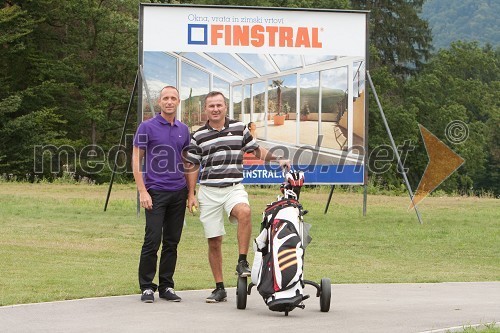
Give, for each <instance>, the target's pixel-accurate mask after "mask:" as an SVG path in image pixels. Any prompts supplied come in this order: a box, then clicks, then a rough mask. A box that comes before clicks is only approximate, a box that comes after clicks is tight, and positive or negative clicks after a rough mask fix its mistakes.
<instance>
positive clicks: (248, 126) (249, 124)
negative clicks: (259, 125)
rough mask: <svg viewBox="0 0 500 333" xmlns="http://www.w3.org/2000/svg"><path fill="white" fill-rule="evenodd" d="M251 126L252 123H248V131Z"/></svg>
mask: <svg viewBox="0 0 500 333" xmlns="http://www.w3.org/2000/svg"><path fill="white" fill-rule="evenodd" d="M252 124H253V121H251V122H249V123H248V125H247V128H248V129H250V126H252Z"/></svg>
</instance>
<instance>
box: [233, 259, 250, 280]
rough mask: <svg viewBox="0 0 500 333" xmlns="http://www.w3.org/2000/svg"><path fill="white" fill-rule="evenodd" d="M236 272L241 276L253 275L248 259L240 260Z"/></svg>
mask: <svg viewBox="0 0 500 333" xmlns="http://www.w3.org/2000/svg"><path fill="white" fill-rule="evenodd" d="M236 274H238V275H239V276H241V277H248V276H250V275H252V271H251V270H250V267H249V266H248V261H246V260H241V261H240V262H238V265H236Z"/></svg>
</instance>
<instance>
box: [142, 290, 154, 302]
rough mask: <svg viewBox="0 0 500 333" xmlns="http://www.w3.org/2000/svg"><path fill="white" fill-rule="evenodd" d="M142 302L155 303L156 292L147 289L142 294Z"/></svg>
mask: <svg viewBox="0 0 500 333" xmlns="http://www.w3.org/2000/svg"><path fill="white" fill-rule="evenodd" d="M141 301H143V302H144V303H153V302H154V301H155V292H154V291H153V289H145V290H144V291H143V292H142V295H141Z"/></svg>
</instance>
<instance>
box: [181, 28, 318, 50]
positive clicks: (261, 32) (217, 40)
mask: <svg viewBox="0 0 500 333" xmlns="http://www.w3.org/2000/svg"><path fill="white" fill-rule="evenodd" d="M209 31H210V36H209ZM320 31H321V29H320V28H317V27H283V26H263V25H253V26H248V25H225V24H213V25H208V24H188V44H194V45H196V44H197V45H214V46H215V45H218V46H251V47H263V46H267V47H296V48H315V49H319V48H322V47H323V43H322V42H321V41H320V38H319V37H320V36H319V33H320Z"/></svg>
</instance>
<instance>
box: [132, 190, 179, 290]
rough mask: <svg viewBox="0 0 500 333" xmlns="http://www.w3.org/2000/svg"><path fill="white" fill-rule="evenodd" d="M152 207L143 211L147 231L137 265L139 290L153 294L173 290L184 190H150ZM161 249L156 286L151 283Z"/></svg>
mask: <svg viewBox="0 0 500 333" xmlns="http://www.w3.org/2000/svg"><path fill="white" fill-rule="evenodd" d="M148 192H149V194H150V195H151V199H152V201H153V208H152V209H151V210H147V209H146V210H145V211H146V229H145V235H144V244H143V245H142V251H141V259H140V262H139V286H140V288H141V291H144V290H145V289H153V290H154V291H156V290H157V288H159V290H164V289H166V288H173V287H174V279H173V276H174V272H175V265H176V263H177V244H179V241H180V239H181V234H182V227H183V226H184V215H185V213H186V199H187V193H188V191H187V188H184V189H182V190H180V191H158V190H149V191H148ZM161 243H163V244H162V248H161V257H160V269H159V272H158V280H159V286H157V285H156V284H154V283H153V279H154V277H155V274H156V263H157V261H158V249H159V248H160V244H161Z"/></svg>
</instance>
